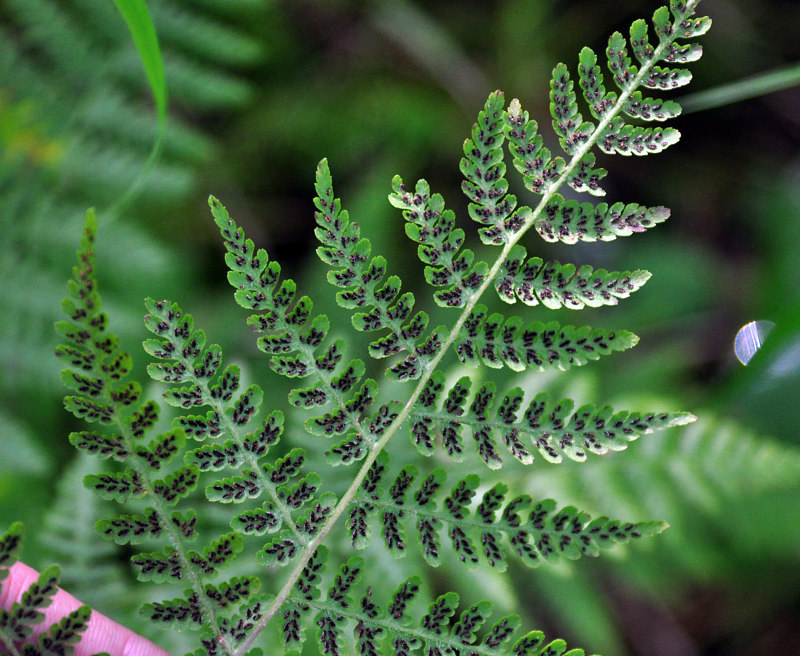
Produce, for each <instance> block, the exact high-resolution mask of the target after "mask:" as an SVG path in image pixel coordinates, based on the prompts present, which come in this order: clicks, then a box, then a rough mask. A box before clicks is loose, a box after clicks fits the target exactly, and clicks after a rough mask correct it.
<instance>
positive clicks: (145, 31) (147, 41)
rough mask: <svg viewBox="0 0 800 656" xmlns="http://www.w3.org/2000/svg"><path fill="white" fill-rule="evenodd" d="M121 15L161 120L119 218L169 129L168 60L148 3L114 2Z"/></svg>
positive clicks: (119, 205) (118, 206) (118, 205)
mask: <svg viewBox="0 0 800 656" xmlns="http://www.w3.org/2000/svg"><path fill="white" fill-rule="evenodd" d="M114 4H115V5H116V6H117V9H118V10H119V13H120V14H121V15H122V17H123V19H125V23H126V24H127V25H128V29H129V30H130V33H131V36H132V37H133V42H134V44H135V45H136V50H137V51H138V52H139V58H140V59H141V60H142V65H143V66H144V72H145V75H146V76H147V82H148V84H149V85H150V91H151V93H152V94H153V100H154V101H155V106H156V119H157V121H158V124H157V130H156V139H155V142H154V143H153V147H152V149H151V150H150V154H149V155H148V157H147V161H146V162H145V164H144V166H143V167H142V171H141V173H140V174H139V176H138V177H137V178H136V180H134V181H133V182H132V183H131V185H130V186H129V187H128V189H127V191H125V193H124V194H122V196H121V197H120V198H119V200H117V201H116V202H115V203H114V204H113V205H112V206H111V208H109V213H110V214H111V215H112V216H118V215H119V214H120V213H121V212H122V210H123V209H124V208H125V207H126V206H127V205H128V204H129V203H130V202H131V201H132V200H133V198H134V197H135V195H136V192H137V190H138V188H139V186H140V185H141V184H142V182H143V181H144V179H145V178H146V177H147V175H148V174H149V173H150V170H151V169H152V168H153V166H154V165H155V163H156V161H157V160H158V158H159V156H160V155H161V148H162V143H163V139H164V132H165V130H166V126H167V83H166V79H165V76H164V61H163V59H162V58H161V48H160V47H159V45H158V35H157V34H156V28H155V26H154V25H153V19H152V18H151V17H150V11H149V10H148V8H147V4H146V3H145V1H144V0H114Z"/></svg>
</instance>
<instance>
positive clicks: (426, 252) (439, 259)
mask: <svg viewBox="0 0 800 656" xmlns="http://www.w3.org/2000/svg"><path fill="white" fill-rule="evenodd" d="M392 191H393V193H392V194H390V196H389V202H390V203H391V204H392V205H393V206H394V207H397V208H398V209H401V210H402V211H403V218H404V219H405V220H406V221H407V222H408V223H406V234H407V235H408V236H409V238H410V239H412V240H413V241H415V242H417V243H418V244H419V247H418V249H417V253H418V255H419V258H420V260H422V262H424V263H425V264H427V265H428V266H426V267H425V280H427V281H428V283H429V284H431V285H433V286H436V287H446V289H444V290H442V291H439V292H436V293H435V294H434V300H435V301H436V303H437V305H440V306H442V307H453V308H455V307H463V306H464V305H465V304H466V302H467V298H469V297H470V296H471V295H472V294H473V293H474V291H475V290H476V289H477V288H478V287H480V285H481V283H483V281H484V280H485V278H486V273H487V271H488V267H487V265H486V263H485V262H477V263H474V264H473V260H474V257H475V256H474V253H473V252H472V251H471V250H469V249H468V248H465V249H463V250H462V251H461V252H460V254H459V249H460V248H461V246H462V244H463V243H464V231H463V230H461V229H460V228H456V227H455V215H454V214H453V212H452V211H451V210H446V209H444V199H443V198H442V196H441V195H440V194H433V195H431V191H430V186H429V185H428V183H427V182H426V181H425V180H420V181H419V182H417V185H416V187H415V189H414V192H413V193H411V192H409V191H407V190H406V187H405V185H404V184H403V180H402V179H401V178H400V176H395V177H394V179H393V180H392Z"/></svg>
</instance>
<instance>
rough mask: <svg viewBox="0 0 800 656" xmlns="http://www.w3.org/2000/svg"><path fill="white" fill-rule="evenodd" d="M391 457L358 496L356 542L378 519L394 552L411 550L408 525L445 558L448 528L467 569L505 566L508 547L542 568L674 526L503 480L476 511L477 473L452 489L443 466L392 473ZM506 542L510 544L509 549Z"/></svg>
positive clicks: (352, 520)
mask: <svg viewBox="0 0 800 656" xmlns="http://www.w3.org/2000/svg"><path fill="white" fill-rule="evenodd" d="M388 464H389V459H388V457H387V456H385V454H381V456H380V457H378V459H376V461H375V462H374V463H373V465H372V469H371V471H370V473H369V475H368V476H367V477H366V478H365V479H364V482H363V483H362V486H361V488H360V489H359V492H358V493H357V494H356V496H355V498H354V501H353V503H352V507H351V509H350V512H349V523H348V529H349V532H350V539H351V541H352V543H353V546H354V547H356V548H364V547H366V546H367V544H368V543H369V536H370V534H371V533H372V532H373V526H375V525H378V524H379V525H380V531H379V532H380V535H381V537H382V538H383V541H384V543H385V544H386V547H387V549H389V551H390V553H392V555H394V556H403V555H405V552H406V550H407V539H406V528H405V526H406V525H413V526H414V529H415V531H416V533H417V538H418V542H419V543H420V546H421V548H422V555H423V556H424V558H425V560H426V561H427V562H428V564H430V565H432V566H437V565H438V564H439V561H440V556H441V549H442V546H441V545H442V536H444V535H446V536H447V537H448V538H449V542H450V545H451V547H452V549H453V551H454V553H455V555H456V556H457V557H458V559H459V561H461V562H462V563H463V564H464V565H466V567H467V568H469V569H475V568H477V567H479V566H481V565H485V564H488V565H489V566H491V567H494V568H495V569H497V570H498V571H505V569H506V566H507V563H506V553H507V552H508V551H509V548H508V547H510V551H512V552H513V553H514V554H515V555H516V556H517V557H519V558H520V559H521V560H522V561H523V563H525V564H526V565H527V566H529V567H536V566H538V565H539V563H541V562H543V561H547V562H551V563H554V562H558V560H559V559H560V558H561V557H564V558H568V559H573V560H574V559H577V558H580V557H581V556H584V555H588V556H597V555H598V554H599V552H600V549H603V548H607V547H610V546H613V544H615V543H624V542H627V541H628V540H629V539H631V538H640V537H649V536H652V535H655V534H657V533H660V532H661V531H663V530H664V529H665V528H666V524H665V523H664V522H638V523H622V522H619V521H616V520H609V519H608V518H605V517H600V518H597V519H592V518H590V517H589V516H588V515H587V514H586V513H583V512H580V511H578V510H577V509H576V508H574V507H571V506H570V507H565V508H562V509H560V510H558V511H557V510H556V502H555V501H553V500H552V499H546V500H543V501H539V502H534V501H533V500H532V499H531V498H530V497H529V496H528V495H519V496H516V497H513V498H511V499H507V496H508V487H507V486H506V485H504V484H502V483H498V484H496V485H494V486H493V487H492V488H490V489H488V490H486V491H485V492H483V494H482V496H481V497H480V500H479V503H478V504H477V506H476V507H475V509H474V511H472V510H470V506H471V504H473V502H474V501H475V497H476V495H477V491H478V488H479V487H480V485H481V481H480V478H479V477H478V476H476V475H475V474H471V475H469V476H467V477H465V478H463V479H461V480H459V481H458V482H457V483H455V485H453V487H452V488H451V489H450V492H449V494H446V495H445V494H444V493H445V491H446V487H445V485H446V482H447V474H446V473H445V471H444V470H443V469H436V470H434V471H432V472H431V473H430V474H428V475H427V476H425V477H423V478H421V480H420V473H419V471H418V469H417V468H416V467H415V466H414V465H407V466H405V467H404V468H403V469H402V470H401V471H400V472H399V473H398V474H397V475H396V476H395V478H394V479H393V480H390V479H389V477H388V476H387V470H388ZM417 482H418V483H417ZM415 483H417V484H416V485H415ZM412 488H413V489H412ZM376 532H377V531H376ZM503 543H507V545H508V546H507V547H505V548H504V547H503Z"/></svg>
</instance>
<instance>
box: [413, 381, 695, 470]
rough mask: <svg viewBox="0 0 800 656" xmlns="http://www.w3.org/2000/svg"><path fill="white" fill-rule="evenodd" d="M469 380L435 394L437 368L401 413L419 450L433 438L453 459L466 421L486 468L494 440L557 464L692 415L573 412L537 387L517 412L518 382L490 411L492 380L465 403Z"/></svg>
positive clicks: (616, 447) (496, 460) (523, 458)
mask: <svg viewBox="0 0 800 656" xmlns="http://www.w3.org/2000/svg"><path fill="white" fill-rule="evenodd" d="M471 385H472V382H471V379H470V378H469V377H467V376H464V377H462V378H460V379H459V380H458V381H457V382H456V384H455V385H453V387H451V388H450V390H449V391H448V393H447V396H446V398H443V392H444V390H445V377H444V374H442V373H441V372H438V371H437V372H434V374H433V375H432V376H431V377H430V379H429V380H428V382H427V383H426V386H425V389H424V391H423V393H422V394H421V395H420V398H419V401H418V404H417V406H416V407H415V408H414V409H413V410H412V411H411V412H410V414H409V422H410V424H411V426H410V430H411V436H412V439H413V441H414V444H415V445H416V446H417V449H418V450H419V451H420V452H421V453H423V454H426V455H429V454H430V453H432V452H433V448H434V441H435V440H436V438H437V436H438V437H440V439H441V443H442V447H443V448H444V449H445V451H447V453H448V455H450V456H451V457H453V458H455V459H456V460H460V459H461V458H462V457H463V452H464V448H465V446H464V442H463V439H462V432H463V429H464V427H468V428H469V429H470V431H471V433H472V435H473V437H474V439H475V442H476V446H477V448H478V452H479V454H480V455H481V457H482V459H483V460H484V461H485V462H486V464H487V465H488V466H489V467H492V468H497V467H500V466H501V459H500V456H499V454H498V453H497V448H496V447H497V439H496V438H501V439H502V441H503V442H504V443H505V445H506V447H507V448H508V450H509V452H510V453H511V454H512V455H513V456H514V457H515V458H517V459H518V460H519V461H520V462H522V463H524V464H528V463H530V462H531V461H532V460H533V456H532V455H531V450H532V449H531V447H534V448H536V449H537V450H538V451H539V453H540V454H541V455H542V457H543V458H545V459H546V460H548V461H549V462H552V463H559V462H561V461H562V459H563V456H566V457H568V458H569V459H570V460H575V461H579V462H582V461H584V460H586V458H587V457H588V455H589V454H590V453H593V454H597V455H603V454H605V453H608V452H609V451H620V450H623V449H625V448H627V446H628V443H629V442H631V441H633V440H635V439H637V438H638V437H639V436H640V435H646V434H649V433H651V432H653V431H655V430H661V429H664V428H669V427H672V426H681V425H684V424H687V423H690V422H692V421H694V420H695V417H694V415H692V414H690V413H687V412H666V413H665V412H661V413H639V412H628V411H614V410H613V409H612V408H610V407H608V406H604V407H599V408H598V407H596V406H593V405H584V406H581V407H580V408H578V409H577V410H574V407H575V404H574V402H573V401H572V400H571V399H563V400H561V401H558V402H553V401H551V400H550V399H549V397H548V396H547V394H545V393H541V394H538V395H537V396H536V397H534V398H533V399H532V400H531V401H530V402H529V403H528V405H527V407H526V408H525V410H524V411H523V412H521V410H522V401H523V398H524V395H523V392H522V390H521V389H519V388H514V389H512V390H510V391H508V392H507V393H506V394H505V395H504V396H503V398H502V400H501V401H500V403H499V405H498V406H497V409H496V410H495V411H494V412H493V413H492V412H490V410H491V406H492V404H493V403H494V401H495V399H496V396H497V394H496V387H495V386H494V384H493V383H485V384H484V385H483V386H482V387H481V388H480V389H479V390H478V391H477V392H476V393H475V395H474V397H473V398H472V401H471V403H469V405H468V404H467V401H468V398H469V394H470V388H471ZM573 410H574V411H573Z"/></svg>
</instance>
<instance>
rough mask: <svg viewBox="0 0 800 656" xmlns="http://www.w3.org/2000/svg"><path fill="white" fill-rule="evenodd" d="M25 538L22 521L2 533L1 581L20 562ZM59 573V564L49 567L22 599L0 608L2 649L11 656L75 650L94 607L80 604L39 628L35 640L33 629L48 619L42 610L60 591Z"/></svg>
mask: <svg viewBox="0 0 800 656" xmlns="http://www.w3.org/2000/svg"><path fill="white" fill-rule="evenodd" d="M22 539H23V527H22V524H21V523H19V522H15V523H14V524H12V525H11V526H10V527H9V528H8V530H7V531H5V533H3V534H2V535H0V583H2V582H3V581H4V580H5V579H6V578H7V577H8V574H9V570H10V569H11V567H12V565H14V563H16V562H17V561H18V559H19V553H20V550H21V548H22ZM60 574H61V571H60V569H59V568H58V567H56V566H51V567H48V568H47V569H45V570H44V571H43V572H42V573H41V574H40V575H39V577H38V578H37V580H36V581H34V582H33V583H31V584H30V585H29V586H28V588H27V589H26V590H25V591H24V592H23V593H22V595H21V596H20V598H19V601H13V602H12V603H8V604H7V605H6V607H4V608H0V650H2V651H3V653H8V654H12V656H21V655H24V656H58V655H62V656H69V655H70V654H72V653H73V652H74V650H75V645H76V644H77V643H78V642H79V641H80V639H81V634H82V633H83V632H84V631H86V629H87V628H88V625H89V616H90V615H91V612H92V610H91V608H89V607H88V606H80V607H78V608H76V609H75V610H73V611H71V612H70V613H68V614H66V615H65V616H64V617H62V618H61V619H60V620H59V621H58V622H54V623H53V624H51V625H50V626H49V627H47V628H46V629H45V630H44V631H37V632H38V633H39V637H38V639H37V641H36V645H35V646H34V644H33V643H32V636H33V633H34V630H37V629H38V628H39V627H38V625H39V624H41V623H42V622H43V621H44V619H45V616H44V614H43V613H42V612H40V611H41V610H42V609H43V608H47V607H48V606H49V605H50V604H51V603H52V602H53V597H54V596H55V594H56V593H57V592H58V579H59V576H60Z"/></svg>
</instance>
